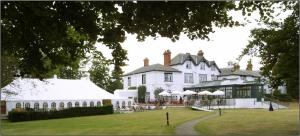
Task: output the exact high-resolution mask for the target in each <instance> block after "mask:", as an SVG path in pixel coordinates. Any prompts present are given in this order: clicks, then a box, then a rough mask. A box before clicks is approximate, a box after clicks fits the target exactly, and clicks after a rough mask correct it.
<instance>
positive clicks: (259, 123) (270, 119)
mask: <svg viewBox="0 0 300 136" xmlns="http://www.w3.org/2000/svg"><path fill="white" fill-rule="evenodd" d="M298 128H299V104H298V103H292V104H290V106H289V108H288V109H280V110H275V111H274V112H269V111H268V110H267V109H233V110H224V114H223V116H221V117H220V116H218V117H216V118H214V119H210V120H206V121H203V122H201V123H199V124H197V125H196V126H195V129H196V130H197V131H198V132H199V133H201V134H203V135H228V136H229V135H230V136H235V135H236V136H238V135H263V136H268V135H269V136H275V135H278V136H281V135H299V133H298Z"/></svg>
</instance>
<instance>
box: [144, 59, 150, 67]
mask: <svg viewBox="0 0 300 136" xmlns="http://www.w3.org/2000/svg"><path fill="white" fill-rule="evenodd" d="M147 66H149V59H148V58H147V57H146V58H145V59H144V67H147Z"/></svg>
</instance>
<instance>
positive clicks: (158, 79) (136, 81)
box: [123, 71, 183, 100]
mask: <svg viewBox="0 0 300 136" xmlns="http://www.w3.org/2000/svg"><path fill="white" fill-rule="evenodd" d="M164 73H173V82H165V81H164V78H165V76H164ZM142 74H146V84H142ZM128 77H131V86H128ZM123 81H124V89H128V88H129V87H133V86H135V87H138V86H141V85H143V86H146V88H147V92H150V100H154V99H155V97H154V90H155V89H156V88H163V89H164V90H171V91H175V90H178V91H183V78H181V73H179V72H164V71H151V72H146V73H139V74H135V75H129V76H124V77H123Z"/></svg>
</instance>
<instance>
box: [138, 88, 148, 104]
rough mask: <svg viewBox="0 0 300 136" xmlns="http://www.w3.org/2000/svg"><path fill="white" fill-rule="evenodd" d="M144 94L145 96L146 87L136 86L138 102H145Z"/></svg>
mask: <svg viewBox="0 0 300 136" xmlns="http://www.w3.org/2000/svg"><path fill="white" fill-rule="evenodd" d="M145 96H146V87H145V86H139V87H138V101H139V103H145Z"/></svg>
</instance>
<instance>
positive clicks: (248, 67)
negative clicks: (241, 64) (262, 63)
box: [246, 59, 253, 71]
mask: <svg viewBox="0 0 300 136" xmlns="http://www.w3.org/2000/svg"><path fill="white" fill-rule="evenodd" d="M252 68H253V65H252V60H251V59H250V60H249V61H248V64H247V68H246V70H248V71H252Z"/></svg>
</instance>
